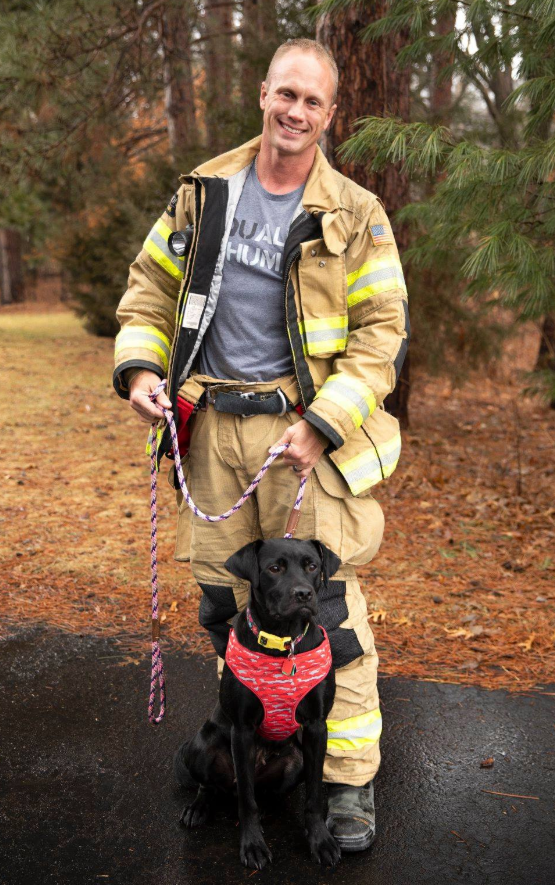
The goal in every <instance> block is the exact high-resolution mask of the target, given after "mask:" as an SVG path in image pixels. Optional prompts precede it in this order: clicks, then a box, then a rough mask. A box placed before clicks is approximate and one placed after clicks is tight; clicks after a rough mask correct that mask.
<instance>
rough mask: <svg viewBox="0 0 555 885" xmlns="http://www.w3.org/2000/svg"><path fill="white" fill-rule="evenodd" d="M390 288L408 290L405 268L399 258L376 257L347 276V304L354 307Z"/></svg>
mask: <svg viewBox="0 0 555 885" xmlns="http://www.w3.org/2000/svg"><path fill="white" fill-rule="evenodd" d="M388 289H402V290H403V292H406V291H407V286H406V283H405V277H404V275H403V268H402V267H401V262H400V261H399V259H398V258H396V257H395V256H393V255H391V256H389V257H387V258H374V259H372V261H367V262H366V263H365V264H363V265H362V267H359V268H358V270H355V271H353V273H350V274H348V276H347V305H348V306H349V307H354V305H355V304H358V303H359V301H364V299H365V298H371V297H372V295H379V294H380V292H387V291H388Z"/></svg>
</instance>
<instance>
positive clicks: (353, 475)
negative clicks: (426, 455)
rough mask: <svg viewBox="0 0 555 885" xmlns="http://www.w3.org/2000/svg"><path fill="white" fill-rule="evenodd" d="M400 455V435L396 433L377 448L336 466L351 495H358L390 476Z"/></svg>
mask: <svg viewBox="0 0 555 885" xmlns="http://www.w3.org/2000/svg"><path fill="white" fill-rule="evenodd" d="M400 454H401V434H400V433H397V434H395V436H394V437H392V438H391V439H388V440H387V442H385V443H382V444H381V445H379V446H378V447H377V448H372V449H367V450H366V451H365V452H361V453H360V455H355V457H354V458H349V460H348V461H344V462H343V464H338V465H337V466H338V467H339V470H340V471H341V473H342V474H343V476H344V477H345V480H346V482H347V484H348V486H349V488H350V489H351V492H352V493H353V495H358V494H359V493H360V492H363V491H364V490H365V489H369V488H370V487H371V486H374V485H376V483H378V482H381V480H382V479H386V478H387V477H388V476H391V474H392V473H393V471H394V470H395V468H396V467H397V462H398V461H399V456H400Z"/></svg>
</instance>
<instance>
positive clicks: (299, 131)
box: [278, 120, 307, 135]
mask: <svg viewBox="0 0 555 885" xmlns="http://www.w3.org/2000/svg"><path fill="white" fill-rule="evenodd" d="M278 123H279V125H280V126H281V127H282V128H283V129H285V131H286V132H290V133H291V134H292V135H301V134H302V133H303V132H306V131H307V130H306V129H294V128H293V126H289V125H288V124H287V123H284V122H283V121H282V120H278Z"/></svg>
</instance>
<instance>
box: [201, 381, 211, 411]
mask: <svg viewBox="0 0 555 885" xmlns="http://www.w3.org/2000/svg"><path fill="white" fill-rule="evenodd" d="M201 400H202V402H203V404H202V406H201V405H199V411H200V412H206V411H207V410H208V406H213V405H214V402H215V399H214V397H213V396H212V392H211V390H210V388H209V387H205V388H204V393H203V394H202V395H201V397H200V400H199V403H200V401H201Z"/></svg>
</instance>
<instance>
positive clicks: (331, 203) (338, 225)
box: [180, 135, 347, 255]
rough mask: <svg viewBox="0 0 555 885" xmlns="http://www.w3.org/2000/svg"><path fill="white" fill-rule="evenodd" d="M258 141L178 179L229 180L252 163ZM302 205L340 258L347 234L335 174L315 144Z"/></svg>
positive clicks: (326, 242) (242, 146)
mask: <svg viewBox="0 0 555 885" xmlns="http://www.w3.org/2000/svg"><path fill="white" fill-rule="evenodd" d="M261 141H262V135H257V136H256V138H252V139H251V140H250V141H247V142H245V144H242V145H240V146H239V147H237V148H234V149H233V150H231V151H227V153H225V154H220V155H219V156H218V157H213V159H211V160H208V161H207V162H206V163H201V165H200V166H197V167H196V168H195V169H193V171H192V172H191V173H190V175H182V176H180V181H183V180H186V179H191V178H230V177H231V176H232V175H235V174H236V173H237V172H240V171H241V170H242V169H244V168H245V166H248V165H249V164H250V163H252V161H253V160H254V158H255V156H256V155H257V154H258V153H259V151H260V143H261ZM302 202H303V207H304V209H305V210H306V211H307V212H309V213H310V214H311V215H317V216H319V217H320V220H321V223H322V233H323V236H324V242H325V244H326V246H327V248H328V250H329V251H330V252H331V254H332V255H341V254H342V253H343V252H344V251H345V249H346V246H347V232H346V229H345V226H344V224H343V221H342V218H341V212H340V210H341V199H340V196H339V187H338V180H337V173H335V172H334V170H333V169H332V167H331V166H330V164H329V163H328V161H327V160H326V157H325V155H324V152H323V151H322V150H321V148H320V146H319V145H316V153H315V155H314V162H313V164H312V168H311V170H310V172H309V175H308V178H307V181H306V185H305V189H304V193H303V199H302Z"/></svg>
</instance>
